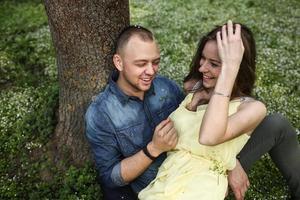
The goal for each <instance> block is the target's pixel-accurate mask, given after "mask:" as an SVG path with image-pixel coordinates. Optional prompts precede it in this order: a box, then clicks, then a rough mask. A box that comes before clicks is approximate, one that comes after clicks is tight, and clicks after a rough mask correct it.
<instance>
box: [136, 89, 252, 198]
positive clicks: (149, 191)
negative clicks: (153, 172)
mask: <svg viewBox="0 0 300 200" xmlns="http://www.w3.org/2000/svg"><path fill="white" fill-rule="evenodd" d="M192 96H193V95H192V94H189V95H187V97H186V98H185V100H184V101H183V102H182V103H181V104H180V106H179V107H178V108H177V109H176V110H175V111H174V112H173V113H172V114H171V115H170V118H171V119H172V121H173V122H174V126H175V128H176V130H177V132H178V135H179V140H178V143H177V146H176V148H175V150H173V151H170V152H168V156H167V158H166V160H165V161H164V162H163V164H162V165H161V167H160V168H159V171H158V173H157V176H156V178H155V179H154V180H153V181H152V182H151V183H150V184H149V185H148V186H147V187H146V188H145V189H143V190H142V191H141V192H140V193H139V196H138V197H139V199H141V200H199V199H205V200H219V199H224V198H225V193H226V190H227V186H228V182H227V175H226V171H227V170H231V169H233V168H234V167H235V165H236V155H237V154H238V153H239V152H240V150H241V149H242V147H243V146H244V145H245V144H246V142H247V140H248V139H249V136H248V135H247V134H243V135H240V136H239V137H236V138H234V139H232V140H230V141H227V142H224V143H222V144H219V145H216V146H205V145H201V144H199V142H198V134H199V129H200V125H201V122H202V118H203V115H204V112H205V109H206V107H207V105H200V106H198V108H197V111H196V112H193V111H189V110H187V109H186V105H187V103H189V102H190V101H191V100H192ZM240 103H241V101H240V100H233V101H231V102H230V104H229V115H231V114H233V113H235V112H236V111H237V108H238V106H239V105H240Z"/></svg>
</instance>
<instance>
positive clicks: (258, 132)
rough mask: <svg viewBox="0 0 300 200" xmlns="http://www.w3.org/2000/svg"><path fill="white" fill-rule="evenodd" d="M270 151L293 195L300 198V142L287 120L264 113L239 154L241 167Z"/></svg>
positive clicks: (250, 163) (245, 166)
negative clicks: (263, 116)
mask: <svg viewBox="0 0 300 200" xmlns="http://www.w3.org/2000/svg"><path fill="white" fill-rule="evenodd" d="M267 152H269V154H270V156H271V158H272V160H273V162H274V163H275V165H276V166H277V167H278V169H279V171H280V172H281V173H282V175H283V177H284V178H285V179H286V180H287V183H288V185H289V188H290V191H291V196H292V199H297V200H299V199H300V145H299V141H298V138H297V135H296V131H295V130H294V129H293V127H292V126H291V124H290V123H289V121H288V120H287V119H286V118H284V117H282V116H281V115H279V114H273V115H269V116H267V117H266V118H265V119H264V120H263V121H262V123H260V125H259V126H258V127H257V128H256V129H255V131H254V132H253V133H252V135H251V138H250V139H249V141H248V142H247V144H246V145H245V146H244V148H243V149H242V151H241V152H240V154H239V160H240V163H241V165H242V166H243V168H244V170H245V171H246V172H248V171H249V170H250V168H251V166H252V165H253V164H254V162H255V161H257V160H258V159H259V158H260V157H261V156H262V155H264V154H265V153H267Z"/></svg>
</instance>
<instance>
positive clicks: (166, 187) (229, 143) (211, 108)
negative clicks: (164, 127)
mask: <svg viewBox="0 0 300 200" xmlns="http://www.w3.org/2000/svg"><path fill="white" fill-rule="evenodd" d="M244 51H245V53H244ZM255 52H256V51H255V43H254V39H253V36H252V33H251V31H250V30H249V29H248V28H247V27H245V26H243V25H240V24H234V25H233V23H232V22H231V21H228V23H227V25H224V26H222V27H217V28H215V29H214V30H212V31H211V32H210V33H208V34H207V35H206V36H205V37H204V38H202V40H201V41H200V43H199V48H198V50H197V52H196V55H195V57H194V59H193V62H192V66H191V71H190V73H189V74H188V76H187V77H186V78H185V88H186V89H187V90H188V91H189V92H190V93H189V94H188V95H187V96H186V98H185V100H184V101H183V102H182V103H181V105H180V106H179V107H178V109H177V110H176V111H174V112H173V113H172V114H171V116H170V118H171V119H172V120H173V122H174V125H175V128H176V129H177V131H178V134H179V140H178V144H177V146H176V148H175V149H174V151H171V152H169V153H168V157H167V159H166V160H165V161H164V163H163V164H162V166H161V167H160V169H159V172H158V174H157V177H156V178H155V180H154V181H152V182H151V183H150V184H149V185H148V187H146V188H145V189H144V190H142V191H141V192H140V194H139V199H155V200H158V199H168V200H172V199H189V200H193V199H224V198H225V194H226V190H227V185H228V182H227V177H226V172H227V170H231V169H233V168H234V167H235V164H236V163H235V162H236V159H235V158H236V155H237V154H238V153H239V151H240V150H241V149H242V147H243V146H244V145H245V143H246V142H247V140H248V138H249V135H250V134H251V132H252V130H253V129H254V128H255V127H256V126H257V125H258V124H259V123H260V122H261V121H262V119H263V118H264V117H265V115H266V108H265V106H264V104H262V103H261V102H259V101H256V100H254V99H253V98H251V92H252V88H253V85H254V80H255V56H256V55H255ZM195 83H196V84H195ZM192 85H195V86H194V87H191V86H192ZM207 102H208V104H206V103H207Z"/></svg>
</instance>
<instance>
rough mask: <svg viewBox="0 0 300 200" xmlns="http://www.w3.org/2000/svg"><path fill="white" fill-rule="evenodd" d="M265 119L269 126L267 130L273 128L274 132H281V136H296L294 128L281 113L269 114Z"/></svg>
mask: <svg viewBox="0 0 300 200" xmlns="http://www.w3.org/2000/svg"><path fill="white" fill-rule="evenodd" d="M265 120H266V124H267V125H268V126H269V128H270V129H269V130H275V133H277V134H281V136H282V137H296V135H297V134H296V131H295V129H294V128H293V127H292V125H291V123H290V122H289V120H288V119H287V118H286V117H284V116H283V115H281V114H279V113H274V114H270V115H268V116H267V117H266V118H265ZM271 127H272V128H271Z"/></svg>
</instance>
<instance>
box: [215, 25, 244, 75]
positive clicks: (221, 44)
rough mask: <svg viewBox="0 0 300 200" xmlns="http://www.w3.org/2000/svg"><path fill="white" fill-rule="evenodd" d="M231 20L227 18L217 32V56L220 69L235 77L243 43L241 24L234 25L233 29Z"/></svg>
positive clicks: (242, 51) (242, 50)
mask: <svg viewBox="0 0 300 200" xmlns="http://www.w3.org/2000/svg"><path fill="white" fill-rule="evenodd" d="M233 29H234V28H233V24H232V21H231V20H229V21H228V23H227V30H226V25H224V26H223V27H222V32H218V33H217V44H218V51H219V56H220V58H221V61H222V71H221V74H222V73H223V74H224V75H226V76H233V77H234V78H235V77H236V75H237V73H238V71H239V67H240V64H241V61H242V58H243V54H244V45H243V42H242V38H241V25H240V24H236V25H235V31H234V30H233Z"/></svg>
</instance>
